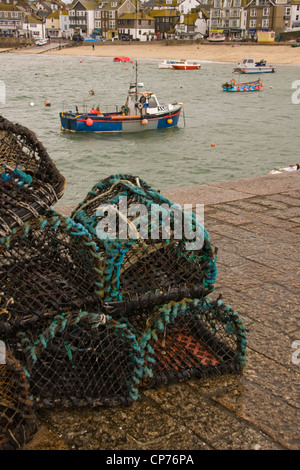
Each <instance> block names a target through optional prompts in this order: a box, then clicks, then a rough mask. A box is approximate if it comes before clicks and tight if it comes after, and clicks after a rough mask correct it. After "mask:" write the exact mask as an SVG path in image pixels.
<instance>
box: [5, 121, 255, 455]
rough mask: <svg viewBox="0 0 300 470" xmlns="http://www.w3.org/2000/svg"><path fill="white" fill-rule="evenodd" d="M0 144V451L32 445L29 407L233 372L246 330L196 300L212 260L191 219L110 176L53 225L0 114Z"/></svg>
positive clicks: (97, 399) (26, 158)
mask: <svg viewBox="0 0 300 470" xmlns="http://www.w3.org/2000/svg"><path fill="white" fill-rule="evenodd" d="M0 137H1V140H0V285H1V288H0V449H14V448H20V447H22V446H23V445H24V443H26V442H27V441H28V440H29V439H30V438H31V437H32V435H33V434H34V433H35V431H36V419H35V410H37V409H40V408H44V407H57V406H87V405H89V406H94V405H104V406H113V405H117V404H130V403H132V401H133V400H137V399H138V398H139V396H140V391H141V390H142V389H144V388H149V387H156V386H160V385H165V384H168V383H170V382H176V381H180V380H187V379H191V378H198V377H207V376H210V375H214V374H221V373H229V372H232V373H237V372H240V371H241V370H242V368H243V366H244V364H245V359H246V343H247V341H246V333H245V328H244V326H243V324H242V321H241V319H240V317H239V315H238V314H237V312H235V311H233V310H232V309H231V307H229V306H226V305H224V304H223V303H222V302H221V301H220V300H216V301H213V300H211V299H210V297H209V295H210V293H211V292H212V291H213V289H214V283H215V280H216V275H217V269H216V256H215V255H216V254H215V250H214V248H213V246H212V244H211V242H210V240H209V235H208V233H207V231H206V230H205V228H204V226H203V225H202V224H201V223H200V222H199V220H198V218H197V217H196V214H195V213H194V212H192V211H187V213H185V211H183V210H182V209H181V208H180V207H179V206H177V205H175V204H173V203H172V202H171V201H169V200H168V199H166V198H164V197H163V196H162V195H161V194H160V192H159V191H157V190H154V189H153V188H151V187H150V186H149V185H148V184H147V183H146V182H145V181H143V180H141V179H140V178H138V177H134V176H131V175H114V176H111V177H108V178H105V179H103V180H102V181H100V182H99V183H97V184H95V185H94V186H93V187H92V189H91V190H90V191H89V192H88V193H87V195H86V197H85V199H84V200H83V201H82V202H81V203H80V204H78V206H77V207H76V209H75V210H74V211H73V213H72V215H71V217H65V216H63V215H61V214H60V213H58V212H57V211H56V210H54V209H53V207H52V206H53V205H54V204H55V203H56V202H57V201H58V200H59V199H60V197H61V196H62V194H63V192H64V188H65V179H64V177H63V176H62V175H61V174H60V172H59V171H58V169H57V168H56V166H55V165H54V163H53V162H52V161H51V159H50V157H49V156H48V154H47V152H46V150H45V148H44V147H43V145H42V144H41V143H40V142H39V141H38V140H37V138H36V136H35V135H34V133H33V132H31V131H30V130H28V129H27V128H24V127H22V126H20V125H17V124H12V123H11V122H9V121H7V120H6V119H4V118H1V117H0ZM183 227H185V230H183ZM191 235H192V236H191ZM194 235H195V236H194Z"/></svg>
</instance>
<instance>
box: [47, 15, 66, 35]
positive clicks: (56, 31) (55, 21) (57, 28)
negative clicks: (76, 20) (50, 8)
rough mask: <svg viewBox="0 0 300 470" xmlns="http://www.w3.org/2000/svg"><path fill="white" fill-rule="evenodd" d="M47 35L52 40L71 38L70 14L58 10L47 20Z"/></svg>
mask: <svg viewBox="0 0 300 470" xmlns="http://www.w3.org/2000/svg"><path fill="white" fill-rule="evenodd" d="M46 35H47V36H48V37H50V38H70V37H71V31H70V26H69V12H68V11H67V10H56V11H54V12H53V13H51V14H50V15H49V16H47V18H46Z"/></svg>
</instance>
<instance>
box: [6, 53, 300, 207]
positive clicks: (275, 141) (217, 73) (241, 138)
mask: <svg viewBox="0 0 300 470" xmlns="http://www.w3.org/2000/svg"><path fill="white" fill-rule="evenodd" d="M133 59H134V58H133ZM241 59H242V57H241ZM257 59H260V57H257ZM158 62H159V61H157V60H150V59H149V60H146V59H141V60H139V61H138V69H139V77H138V79H139V81H140V82H143V83H144V85H145V86H144V89H145V90H151V91H154V92H155V93H156V94H157V96H158V99H159V100H160V102H161V103H168V102H177V101H179V102H183V103H184V117H183V116H182V117H181V118H180V121H179V127H178V128H175V129H166V130H161V131H148V132H147V131H145V132H143V133H139V134H127V135H97V134H95V135H93V134H87V135H85V134H80V135H74V134H71V135H70V134H65V133H61V132H60V121H59V112H60V111H61V110H62V109H65V110H71V109H72V110H73V109H74V106H75V105H76V104H77V105H79V106H81V104H82V103H83V100H84V98H85V97H86V96H87V95H88V92H89V90H91V89H94V90H95V96H94V97H93V98H92V99H91V100H89V103H90V104H96V105H98V104H99V105H100V107H101V109H103V108H104V105H106V104H109V103H112V104H113V105H115V104H118V105H122V104H124V101H125V97H126V93H127V90H128V85H129V83H130V82H131V81H133V80H134V66H133V64H131V63H130V64H129V65H128V64H120V63H114V62H113V60H112V59H111V58H94V57H72V56H63V57H62V56H48V55H45V54H41V55H31V54H30V55H27V54H24V55H21V54H1V56H0V65H1V67H0V80H3V81H4V82H5V85H6V103H5V104H2V105H1V104H0V114H2V115H3V116H4V117H6V118H7V119H10V120H12V121H13V122H19V123H20V124H23V125H25V126H27V127H29V128H30V129H32V130H33V131H34V132H35V133H36V135H37V137H38V138H39V139H40V140H41V141H42V143H43V144H44V146H45V147H46V149H47V150H48V153H49V154H50V156H51V158H52V159H53V161H54V162H55V163H56V165H57V167H58V168H59V170H60V171H61V173H62V174H63V175H64V176H65V177H66V179H67V186H66V192H65V195H64V196H63V199H61V201H60V202H61V203H62V204H72V203H77V202H79V201H81V200H82V199H83V198H84V196H85V195H86V193H87V191H88V190H90V189H91V187H92V185H93V184H94V183H96V182H97V181H99V180H100V179H102V178H104V177H106V176H108V175H111V174H114V173H119V172H122V173H131V174H134V175H138V176H139V177H141V178H143V179H145V180H146V181H147V182H148V183H149V184H151V185H152V186H153V187H155V188H156V189H161V190H162V189H163V190H165V189H174V188H179V187H183V186H190V185H198V184H205V183H211V182H216V181H224V180H230V179H236V178H243V177H249V176H257V175H265V174H267V173H268V171H269V170H271V169H273V168H274V167H275V166H288V165H289V164H295V163H299V161H300V157H299V153H298V152H299V112H300V104H299V105H297V104H293V103H292V95H293V93H295V92H296V90H295V89H293V88H292V84H293V82H294V81H295V80H300V68H299V67H291V66H278V67H276V70H277V71H276V73H275V74H262V76H261V78H262V81H263V84H264V88H263V91H262V92H260V93H245V94H242V93H233V94H232V93H224V92H223V91H222V89H221V85H222V83H224V82H225V81H229V80H230V79H231V78H232V77H233V75H232V69H233V66H234V64H228V63H227V64H226V63H217V64H216V63H209V62H203V63H202V68H201V70H200V71H175V70H159V69H158ZM47 74H48V76H47ZM252 77H257V75H255V76H252ZM235 78H237V77H235ZM245 79H246V80H245ZM248 79H249V80H250V79H251V76H249V75H248V76H246V75H245V76H244V80H245V81H247V80H248ZM295 97H296V98H297V96H295ZM46 99H48V100H50V101H51V104H52V105H51V107H45V105H44V103H45V100H46ZM31 102H34V104H35V105H34V106H33V107H31V106H30V103H31ZM211 143H214V144H215V146H214V147H212V146H211Z"/></svg>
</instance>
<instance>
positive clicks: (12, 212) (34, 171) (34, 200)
mask: <svg viewBox="0 0 300 470" xmlns="http://www.w3.org/2000/svg"><path fill="white" fill-rule="evenodd" d="M64 187H65V178H64V177H63V176H62V175H61V174H60V172H59V171H58V169H57V168H56V166H55V164H54V163H53V162H52V160H51V158H50V157H49V155H48V153H47V151H46V149H45V148H44V146H43V145H42V143H41V142H39V141H38V139H37V138H36V136H35V134H34V133H33V132H32V131H30V130H29V129H27V128H26V127H24V126H21V125H19V124H13V123H11V122H10V121H8V120H7V119H5V118H3V117H1V116H0V235H6V234H8V233H10V232H11V230H12V229H13V228H14V227H17V226H22V224H23V223H24V222H26V221H28V220H30V219H32V218H35V217H38V216H39V215H41V214H42V213H43V212H44V211H45V210H47V209H48V208H49V207H51V205H53V204H54V203H56V202H57V200H58V199H59V198H60V197H61V196H62V195H63V192H64Z"/></svg>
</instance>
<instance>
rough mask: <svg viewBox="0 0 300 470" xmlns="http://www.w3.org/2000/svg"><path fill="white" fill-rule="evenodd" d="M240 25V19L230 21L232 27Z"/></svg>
mask: <svg viewBox="0 0 300 470" xmlns="http://www.w3.org/2000/svg"><path fill="white" fill-rule="evenodd" d="M239 25H240V21H239V20H230V21H229V27H230V28H238V27H239Z"/></svg>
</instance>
